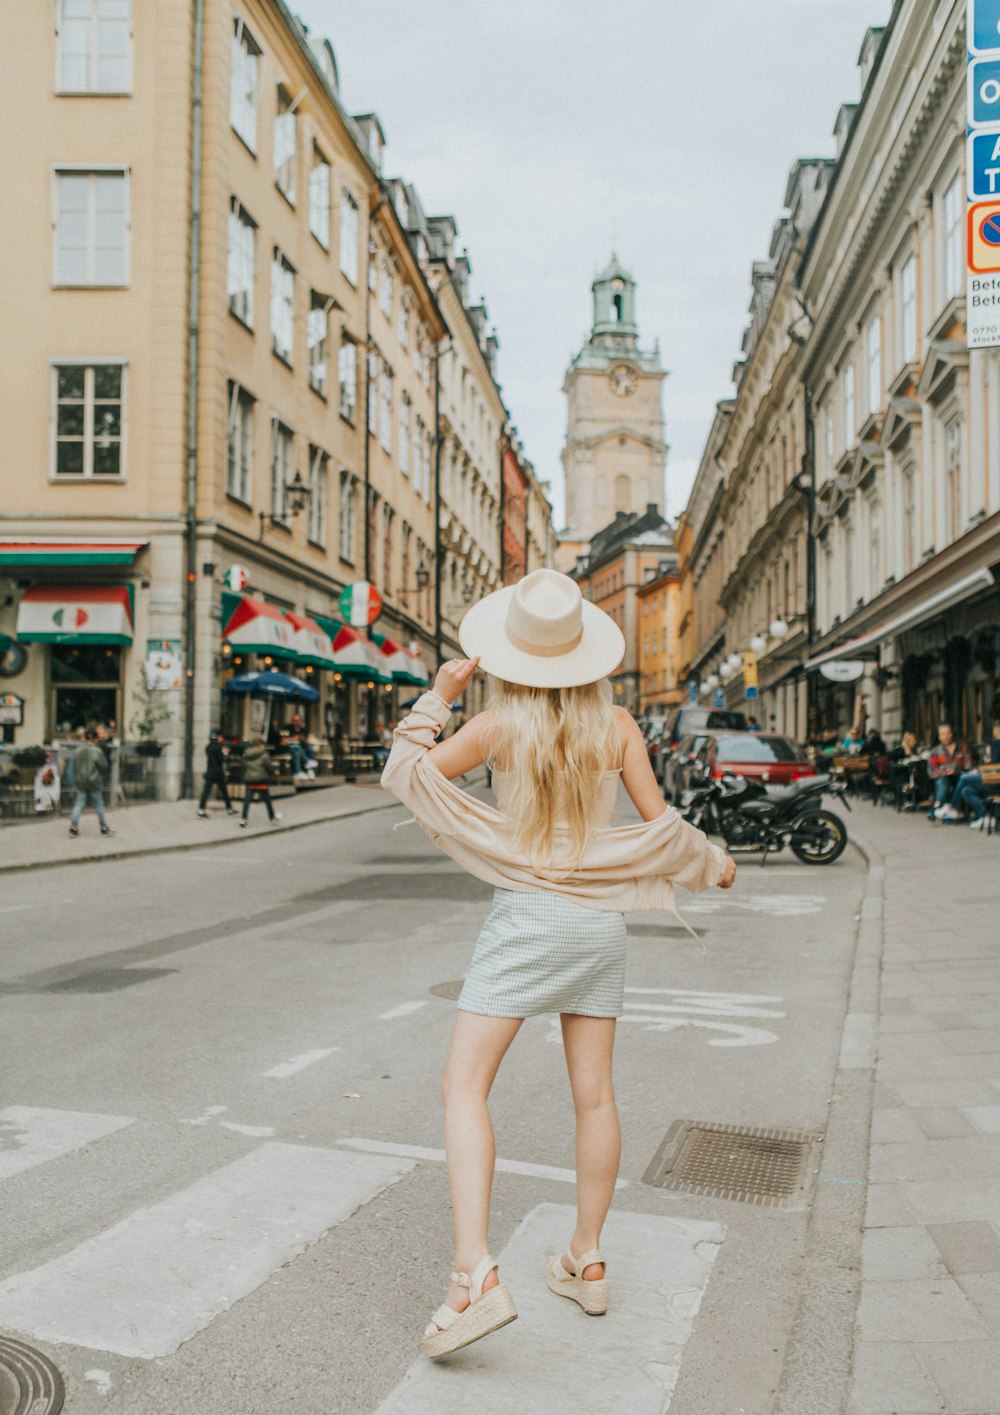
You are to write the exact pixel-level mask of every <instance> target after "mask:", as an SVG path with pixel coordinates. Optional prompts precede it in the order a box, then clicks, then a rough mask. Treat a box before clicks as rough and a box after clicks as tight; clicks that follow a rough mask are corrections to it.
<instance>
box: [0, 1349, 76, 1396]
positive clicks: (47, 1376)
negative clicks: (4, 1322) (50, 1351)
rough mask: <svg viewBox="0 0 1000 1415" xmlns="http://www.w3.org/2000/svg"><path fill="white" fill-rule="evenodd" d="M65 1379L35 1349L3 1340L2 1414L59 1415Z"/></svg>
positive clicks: (0, 1358)
mask: <svg viewBox="0 0 1000 1415" xmlns="http://www.w3.org/2000/svg"><path fill="white" fill-rule="evenodd" d="M64 1399H65V1391H64V1389H63V1383H62V1376H60V1374H59V1372H58V1371H57V1370H56V1368H55V1366H53V1364H52V1362H51V1361H50V1360H49V1358H48V1357H47V1356H43V1355H42V1353H41V1352H40V1351H36V1350H35V1348H34V1347H33V1346H25V1345H24V1343H23V1342H21V1341H13V1340H12V1339H11V1338H10V1337H8V1336H0V1411H3V1415H58V1412H59V1411H60V1410H61V1409H62V1408H63V1400H64Z"/></svg>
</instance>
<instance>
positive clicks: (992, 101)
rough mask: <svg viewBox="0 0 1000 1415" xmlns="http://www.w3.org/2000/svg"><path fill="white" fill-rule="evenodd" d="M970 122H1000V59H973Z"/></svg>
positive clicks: (975, 123)
mask: <svg viewBox="0 0 1000 1415" xmlns="http://www.w3.org/2000/svg"><path fill="white" fill-rule="evenodd" d="M968 117H969V123H970V125H971V126H976V127H978V126H979V125H980V124H982V123H1000V59H973V61H972V63H971V64H970V65H969V108H968Z"/></svg>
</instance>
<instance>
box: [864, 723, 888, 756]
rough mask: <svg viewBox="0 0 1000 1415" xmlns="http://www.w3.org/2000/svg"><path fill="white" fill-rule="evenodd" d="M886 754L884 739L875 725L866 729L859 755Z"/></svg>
mask: <svg viewBox="0 0 1000 1415" xmlns="http://www.w3.org/2000/svg"><path fill="white" fill-rule="evenodd" d="M885 754H886V750H885V740H884V739H883V737H882V734H881V732H880V731H879V730H878V728H877V727H871V728H869V730H868V736H867V737H866V738H865V740H864V741H863V742H862V743H861V755H862V756H863V757H884V756H885Z"/></svg>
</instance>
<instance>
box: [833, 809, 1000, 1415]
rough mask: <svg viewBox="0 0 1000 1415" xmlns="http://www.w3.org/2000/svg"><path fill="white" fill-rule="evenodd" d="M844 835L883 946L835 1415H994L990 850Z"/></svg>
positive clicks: (883, 826) (942, 829) (877, 828)
mask: <svg viewBox="0 0 1000 1415" xmlns="http://www.w3.org/2000/svg"><path fill="white" fill-rule="evenodd" d="M848 823H849V826H850V830H851V834H852V836H853V837H854V838H855V839H856V840H857V841H858V843H859V844H860V845H861V846H862V848H863V849H864V851H865V853H866V854H867V856H868V859H869V866H870V870H871V874H870V880H869V884H870V888H869V896H868V901H867V904H868V906H869V909H870V913H871V914H872V915H875V914H877V913H879V912H880V914H881V924H882V930H883V937H884V950H883V955H882V969H881V1004H880V1008H879V1013H878V1018H877V1029H876V1038H875V1046H876V1050H875V1089H874V1096H873V1111H872V1133H871V1146H870V1154H869V1169H868V1176H867V1179H868V1189H867V1204H866V1218H865V1227H864V1235H863V1258H862V1286H861V1299H860V1305H859V1309H858V1315H857V1325H856V1333H855V1337H856V1340H855V1349H854V1372H853V1381H852V1390H851V1401H850V1406H849V1409H850V1412H851V1415H925V1412H931V1411H944V1412H947V1415H1000V1012H998V1004H1000V927H998V915H1000V888H998V885H997V881H998V878H1000V840H998V839H995V838H990V839H987V838H985V837H984V836H983V835H982V834H980V833H977V832H975V831H972V830H969V829H968V827H967V826H965V825H932V824H930V823H929V822H928V821H927V820H926V818H925V817H924V816H923V815H922V814H921V815H916V816H913V815H896V814H895V813H894V812H890V811H889V810H886V809H876V808H875V807H872V806H870V805H868V804H867V803H862V804H861V805H860V806H856V807H855V810H854V813H853V815H852V816H850V817H849V818H848ZM879 896H880V897H879ZM872 921H874V920H872ZM864 922H865V921H864V920H863V921H862V928H864Z"/></svg>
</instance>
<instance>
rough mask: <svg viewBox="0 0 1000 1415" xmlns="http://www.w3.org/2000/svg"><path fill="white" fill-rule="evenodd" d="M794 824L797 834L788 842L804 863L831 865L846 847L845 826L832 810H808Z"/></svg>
mask: <svg viewBox="0 0 1000 1415" xmlns="http://www.w3.org/2000/svg"><path fill="white" fill-rule="evenodd" d="M795 824H796V832H797V834H796V835H793V836H792V838H791V839H790V840H789V842H788V843H789V845H790V846H791V847H792V852H793V854H795V855H797V856H798V858H799V859H800V860H801V861H802V862H803V863H804V864H806V865H832V864H833V862H834V860H839V859H840V857H841V855H842V854H843V853H844V851H845V850H846V849H847V826H846V825H845V824H844V822H843V821H842V820H841V819H840V817H839V816H835V815H834V814H833V812H832V811H810V812H809V814H808V815H804V816H800V817H799V819H798V820H797V821H796V823H795ZM798 832H801V833H798ZM806 832H808V834H807V835H806Z"/></svg>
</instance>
